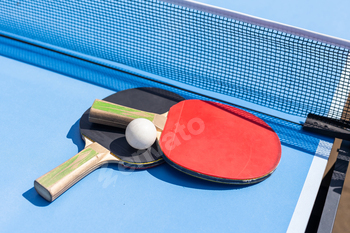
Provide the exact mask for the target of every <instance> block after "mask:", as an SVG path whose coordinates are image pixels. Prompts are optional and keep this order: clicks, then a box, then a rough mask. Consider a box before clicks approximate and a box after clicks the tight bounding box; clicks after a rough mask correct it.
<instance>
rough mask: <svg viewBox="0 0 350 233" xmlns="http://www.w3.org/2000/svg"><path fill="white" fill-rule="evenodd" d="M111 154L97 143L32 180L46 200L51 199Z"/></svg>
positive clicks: (95, 167)
mask: <svg viewBox="0 0 350 233" xmlns="http://www.w3.org/2000/svg"><path fill="white" fill-rule="evenodd" d="M109 156H112V155H111V154H110V153H109V151H108V150H107V149H105V148H104V147H103V146H101V145H99V144H98V143H96V142H95V143H92V144H90V145H89V146H87V147H86V148H85V149H84V150H82V151H81V152H79V153H78V154H76V155H75V156H74V157H72V158H71V159H69V160H67V161H66V162H64V163H63V164H61V165H60V166H58V167H56V168H55V169H53V170H51V171H49V172H48V173H46V174H45V175H43V176H41V177H39V178H38V179H36V180H35V181H34V187H35V189H36V191H37V192H38V193H39V194H40V195H41V196H42V197H43V198H45V199H46V200H47V201H50V202H51V201H53V200H55V199H56V198H57V197H59V196H60V195H61V194H62V193H64V192H65V191H66V190H67V189H69V188H70V187H71V186H73V185H74V184H75V183H77V182H78V181H79V180H81V179H82V178H84V177H85V176H86V175H87V174H89V173H90V172H92V171H93V170H95V169H97V168H98V167H100V166H102V165H103V164H105V163H106V162H107V160H108V159H109Z"/></svg>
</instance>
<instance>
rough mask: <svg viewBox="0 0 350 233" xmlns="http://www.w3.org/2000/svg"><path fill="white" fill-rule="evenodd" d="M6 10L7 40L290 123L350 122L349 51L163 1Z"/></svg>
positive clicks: (4, 5)
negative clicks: (143, 75) (255, 108)
mask: <svg viewBox="0 0 350 233" xmlns="http://www.w3.org/2000/svg"><path fill="white" fill-rule="evenodd" d="M0 9H1V10H0V12H1V14H0V31H3V32H9V33H13V34H16V35H19V36H22V37H25V38H29V39H32V40H37V41H39V42H44V43H47V44H51V45H54V46H58V47H62V48H64V49H68V50H72V51H77V52H79V53H82V54H86V55H89V56H93V57H97V58H102V59H106V60H109V61H112V62H115V63H119V64H122V65H126V66H129V67H132V68H135V69H138V70H141V71H145V72H148V73H151V74H154V75H158V76H161V77H164V78H166V79H169V80H173V81H177V82H180V83H185V84H188V85H190V86H194V87H197V88H201V89H204V90H209V91H212V92H216V93H219V94H224V95H227V96H230V97H235V98H239V99H242V100H245V101H249V102H252V103H256V104H259V105H262V106H265V107H268V108H272V109H275V110H278V111H282V112H285V113H288V114H292V115H296V116H301V117H305V116H306V115H307V114H308V113H314V114H318V115H322V116H328V117H332V118H342V119H347V120H348V119H349V116H348V115H350V110H348V108H347V106H348V102H349V100H348V95H349V86H350V83H349V79H350V78H349V74H350V64H347V63H348V60H349V50H348V49H347V48H342V47H340V46H335V45H331V44H327V43H324V42H320V41H317V40H311V39H308V38H304V37H302V36H297V35H293V34H290V33H285V32H281V31H278V30H274V29H269V28H267V27H262V26H258V25H254V24H250V23H246V22H242V21H239V20H235V19H232V18H227V17H223V16H219V15H215V14H212V13H208V12H203V11H199V10H195V9H190V8H188V7H184V6H179V5H175V4H171V3H168V2H161V1H157V0H119V1H118V0H107V1H104V0H100V1H91V0H83V1H81V0H72V1H66V0H60V1H33V0H26V1H10V0H4V1H1V3H0ZM86 66H89V64H88V63H86ZM115 78H116V79H117V78H118V77H115Z"/></svg>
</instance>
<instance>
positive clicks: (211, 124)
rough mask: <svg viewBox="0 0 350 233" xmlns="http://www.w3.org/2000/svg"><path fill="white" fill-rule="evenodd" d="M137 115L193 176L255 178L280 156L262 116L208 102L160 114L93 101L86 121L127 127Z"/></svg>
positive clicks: (233, 180) (243, 180)
mask: <svg viewBox="0 0 350 233" xmlns="http://www.w3.org/2000/svg"><path fill="white" fill-rule="evenodd" d="M140 117H143V118H147V119H149V120H151V121H152V122H153V123H154V124H155V126H156V127H157V129H158V131H159V137H158V140H159V145H160V147H161V150H162V151H163V153H164V154H163V157H164V159H165V160H166V161H167V162H168V163H169V164H170V165H172V166H173V167H175V168H176V169H178V170H180V171H182V172H185V173H187V174H189V175H192V176H195V177H199V178H202V179H206V180H210V181H215V182H220V183H228V184H251V183H256V182H259V181H262V180H264V179H266V178H267V177H268V176H270V175H271V174H272V172H273V171H274V170H275V169H276V167H277V166H278V164H279V161H280V158H281V143H280V141H279V138H278V136H277V134H276V133H275V132H274V131H273V130H272V129H271V127H270V126H269V125H267V124H266V123H265V122H264V121H263V120H261V119H260V118H258V117H256V116H254V115H253V114H251V113H248V112H246V111H244V110H241V109H238V108H234V107H231V106H228V105H224V104H220V103H215V102H210V101H202V100H185V101H181V102H180V103H178V104H176V105H174V106H172V107H171V108H170V111H169V112H166V113H164V114H161V115H160V114H155V113H152V112H144V111H140V110H139V109H131V108H128V107H125V106H120V105H115V104H112V103H108V102H105V101H101V100H95V102H94V104H93V106H92V107H91V111H90V116H89V120H90V121H92V122H96V123H101V124H107V125H112V126H117V127H124V128H125V127H126V126H127V125H128V123H129V122H130V121H131V120H133V119H136V118H140Z"/></svg>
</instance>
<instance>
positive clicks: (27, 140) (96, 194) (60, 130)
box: [0, 0, 350, 232]
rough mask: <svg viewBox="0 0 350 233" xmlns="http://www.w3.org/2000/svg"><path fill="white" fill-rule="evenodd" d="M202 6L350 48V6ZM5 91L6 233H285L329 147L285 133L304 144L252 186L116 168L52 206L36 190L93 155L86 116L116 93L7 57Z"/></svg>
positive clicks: (166, 170) (1, 216) (0, 67)
mask: <svg viewBox="0 0 350 233" xmlns="http://www.w3.org/2000/svg"><path fill="white" fill-rule="evenodd" d="M201 2H203V3H215V4H214V5H217V6H220V7H226V8H229V9H232V10H235V11H240V12H243V13H247V14H252V15H255V16H258V17H262V18H266V19H270V20H274V21H279V22H282V23H286V24H290V25H293V26H298V27H302V28H306V29H309V30H313V31H317V32H320V33H325V34H328V35H332V36H336V37H340V38H344V39H350V32H349V30H346V29H347V27H346V26H347V25H345V23H346V22H348V21H349V18H350V16H349V14H347V9H349V5H350V2H347V1H323V2H322V1H321V2H320V1H308V2H307V3H306V2H303V1H300V0H297V1H284V2H281V1H264V2H260V1H245V2H243V1H240V2H231V1H230V3H228V1H215V2H214V1H212V0H209V1H204V0H201ZM346 6H347V7H346ZM0 46H1V45H0ZM0 86H1V90H2V91H1V92H0V99H1V102H0V109H1V114H0V129H1V131H0V142H1V143H0V144H1V146H2V148H3V157H2V158H3V159H2V163H0V171H1V176H2V179H0V187H2V192H1V193H0V198H1V202H0V229H1V232H28V231H29V232H30V231H37V232H59V231H65V232H77V231H85V232H96V231H105V232H115V231H120V232H140V231H144V232H165V231H166V232H184V231H186V232H187V231H192V232H199V231H200V232H230V231H234V232H285V231H286V230H287V228H288V225H289V222H290V220H291V218H292V215H293V212H294V210H295V207H296V205H297V202H298V199H299V196H300V193H301V190H302V188H303V185H304V182H305V179H306V176H307V174H308V172H309V168H310V165H311V163H312V161H313V159H314V157H315V153H316V149H317V146H318V143H319V141H320V138H319V137H316V136H314V135H309V134H304V133H302V132H301V130H300V129H283V130H280V132H279V133H280V135H279V136H280V137H281V138H282V139H284V142H288V140H290V141H293V140H294V141H293V142H291V143H282V160H281V163H280V165H279V167H278V169H277V170H276V172H275V173H274V174H273V175H272V176H271V177H270V178H268V179H267V180H265V181H263V182H261V183H259V184H255V185H251V186H238V187H237V186H227V185H221V184H216V183H210V182H207V181H202V180H199V179H196V178H193V177H189V176H187V175H184V174H182V173H180V172H178V171H176V170H174V169H173V168H171V167H169V166H168V165H166V164H163V165H161V166H158V167H156V168H152V169H148V170H143V171H132V170H129V169H124V168H122V167H118V166H116V165H109V166H108V167H103V168H101V169H98V170H97V171H95V172H93V173H91V174H90V175H88V176H87V177H86V178H84V179H83V180H82V181H80V182H79V183H77V184H76V185H75V186H73V187H72V188H71V189H69V190H68V191H67V192H66V193H64V194H63V195H62V196H61V197H59V198H58V199H57V200H55V201H54V202H53V203H48V202H46V201H45V200H44V199H42V198H41V197H40V196H39V195H38V194H37V193H36V191H35V190H34V188H33V181H34V180H35V179H36V178H38V177H40V176H41V175H43V174H44V173H46V172H48V171H49V170H51V169H53V168H55V167H56V166H58V165H59V164H61V163H62V162H64V161H66V160H67V159H69V158H70V157H72V156H73V155H75V154H76V153H78V152H79V151H80V150H81V149H82V148H83V147H84V143H83V141H82V139H81V138H80V135H79V129H78V120H79V118H80V116H81V114H82V113H83V112H84V111H85V110H86V109H87V108H89V106H90V105H91V104H92V102H93V101H94V99H96V98H104V97H106V96H108V95H110V94H112V93H114V91H113V90H109V89H105V88H103V87H100V86H96V85H92V84H90V83H86V82H83V81H80V80H76V79H73V78H70V77H67V76H63V75H60V74H57V73H54V72H51V71H47V70H44V69H41V68H38V67H34V66H31V65H28V64H25V63H22V62H19V61H15V60H12V59H9V58H5V57H1V56H0ZM277 131H278V129H277ZM322 140H325V141H327V142H332V140H331V139H326V138H322Z"/></svg>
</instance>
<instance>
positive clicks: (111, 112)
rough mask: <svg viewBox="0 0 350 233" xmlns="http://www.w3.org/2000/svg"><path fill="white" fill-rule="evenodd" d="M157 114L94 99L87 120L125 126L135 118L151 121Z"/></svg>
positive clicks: (120, 126) (119, 126)
mask: <svg viewBox="0 0 350 233" xmlns="http://www.w3.org/2000/svg"><path fill="white" fill-rule="evenodd" d="M157 115H158V114H156V113H150V112H144V111H140V110H137V109H133V108H129V107H125V106H122V105H118V104H113V103H110V102H107V101H103V100H95V102H94V103H93V105H92V106H91V108H90V114H89V121H90V122H92V123H98V124H103V125H109V126H114V127H118V128H126V127H127V126H128V124H129V123H130V122H131V121H132V120H134V119H136V118H146V119H148V120H150V121H152V122H153V120H154V119H155V117H156V116H157Z"/></svg>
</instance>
